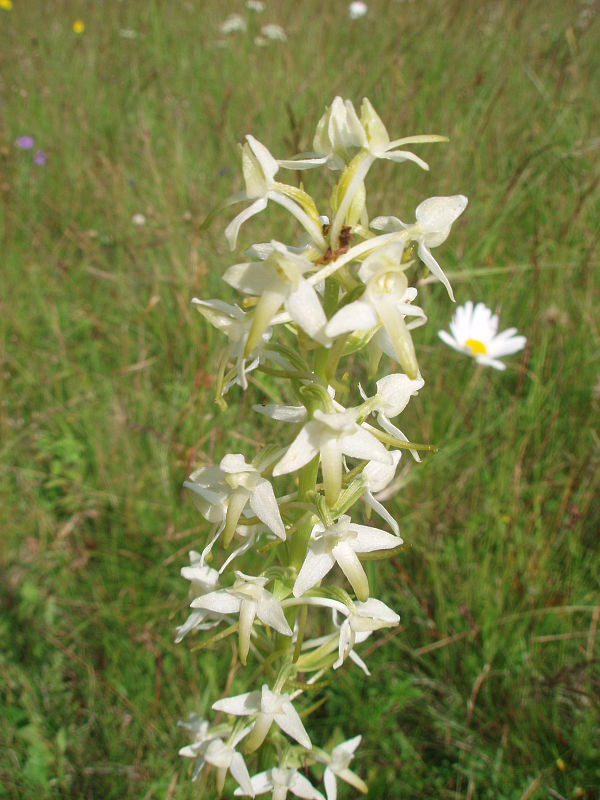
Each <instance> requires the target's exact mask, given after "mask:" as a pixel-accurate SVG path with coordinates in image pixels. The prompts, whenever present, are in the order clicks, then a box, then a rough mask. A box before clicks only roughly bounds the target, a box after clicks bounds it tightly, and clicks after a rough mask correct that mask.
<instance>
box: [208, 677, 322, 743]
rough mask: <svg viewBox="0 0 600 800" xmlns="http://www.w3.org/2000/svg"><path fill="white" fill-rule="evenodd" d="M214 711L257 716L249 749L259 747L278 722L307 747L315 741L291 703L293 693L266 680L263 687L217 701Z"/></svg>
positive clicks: (285, 730)
mask: <svg viewBox="0 0 600 800" xmlns="http://www.w3.org/2000/svg"><path fill="white" fill-rule="evenodd" d="M213 710H214V711H224V712H225V713H226V714H233V715H235V716H238V717H249V716H255V715H256V720H255V722H254V724H253V726H252V733H251V734H250V736H249V738H248V741H247V742H246V748H247V750H248V752H252V751H254V750H257V749H258V748H259V747H260V746H261V744H262V743H263V742H264V740H265V737H266V736H267V734H268V733H269V731H270V729H271V725H272V724H273V723H275V724H276V725H278V726H279V728H281V730H282V731H283V732H284V733H287V735H288V736H290V737H291V738H292V739H295V740H296V741H297V742H298V743H299V744H301V745H302V747H305V748H306V749H307V750H311V749H312V744H311V741H310V739H309V737H308V734H307V733H306V730H305V729H304V725H303V724H302V721H301V719H300V717H299V716H298V712H297V711H296V709H295V708H294V706H293V705H292V703H291V698H290V695H288V694H280V693H279V692H273V691H271V689H269V687H268V686H267V685H266V684H264V685H263V687H262V689H261V691H260V692H259V691H255V692H246V693H245V694H239V695H237V696H236V697H226V698H225V699H223V700H217V702H216V703H214V704H213Z"/></svg>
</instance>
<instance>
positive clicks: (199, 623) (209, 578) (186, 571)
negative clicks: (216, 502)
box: [175, 550, 222, 644]
mask: <svg viewBox="0 0 600 800" xmlns="http://www.w3.org/2000/svg"><path fill="white" fill-rule="evenodd" d="M189 555H190V566H189V567H182V568H181V575H182V577H184V578H185V579H186V580H188V581H191V588H190V591H191V593H192V595H193V596H194V597H200V596H202V595H203V594H207V593H208V592H212V591H214V590H215V589H216V588H217V587H218V584H219V573H218V572H217V570H216V569H213V568H212V567H209V566H208V565H207V564H204V560H203V558H202V555H201V554H200V553H197V552H196V551H195V550H190V554H189ZM221 619H222V616H221V615H220V614H218V615H216V618H215V615H214V614H211V613H210V612H208V611H192V613H191V614H190V615H189V616H188V618H187V620H186V621H185V622H184V623H183V625H178V626H177V628H175V634H176V635H175V643H176V644H178V643H179V642H181V640H182V639H183V638H184V637H185V636H187V634H188V633H189V632H190V631H193V630H201V631H205V630H209V629H210V628H214V627H215V625H218V624H219V622H220V621H221Z"/></svg>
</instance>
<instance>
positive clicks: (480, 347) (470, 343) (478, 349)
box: [465, 339, 487, 356]
mask: <svg viewBox="0 0 600 800" xmlns="http://www.w3.org/2000/svg"><path fill="white" fill-rule="evenodd" d="M465 347H468V348H469V350H470V351H471V352H472V353H473V355H474V356H485V355H486V354H487V347H486V346H485V345H484V343H483V342H480V341H479V339H467V341H466V342H465Z"/></svg>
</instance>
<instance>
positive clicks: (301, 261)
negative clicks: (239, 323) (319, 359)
mask: <svg viewBox="0 0 600 800" xmlns="http://www.w3.org/2000/svg"><path fill="white" fill-rule="evenodd" d="M314 270H315V265H314V264H313V262H312V261H309V260H308V259H307V258H304V257H303V256H301V255H298V254H296V253H294V252H292V251H291V250H289V249H288V248H287V247H286V246H285V245H283V244H281V243H280V242H276V241H272V242H271V253H270V255H269V256H268V257H267V259H266V261H264V262H258V263H256V262H251V263H243V264H234V266H232V267H230V268H229V269H228V270H227V271H226V272H225V274H224V276H223V279H224V280H225V282H226V283H228V284H229V285H230V286H233V287H234V289H237V290H238V291H241V292H244V293H245V294H249V295H254V296H256V297H258V303H257V304H256V307H255V308H254V311H253V313H252V324H251V326H250V331H249V333H248V339H247V341H246V345H245V348H244V355H245V356H246V357H247V356H248V354H249V353H251V352H252V351H253V350H254V348H255V347H256V346H257V345H258V344H259V342H260V341H261V338H262V336H263V334H264V332H265V331H266V330H267V328H268V326H269V325H270V323H271V320H272V319H273V317H274V316H275V315H276V314H277V312H278V311H279V309H280V308H281V306H282V305H283V306H284V307H285V310H286V311H287V312H288V314H289V315H290V317H291V319H292V320H293V321H294V322H295V323H296V325H298V326H299V327H300V328H302V330H304V331H306V333H307V334H308V335H309V336H310V337H312V338H313V339H315V340H316V341H318V342H320V343H321V344H329V339H328V338H327V337H326V336H325V334H324V332H323V329H324V327H325V325H326V323H327V317H326V316H325V312H324V311H323V309H322V307H321V302H320V300H319V296H318V294H317V292H316V290H315V289H314V287H313V286H311V284H310V283H308V281H307V280H305V278H304V275H305V274H306V273H307V272H311V271H314Z"/></svg>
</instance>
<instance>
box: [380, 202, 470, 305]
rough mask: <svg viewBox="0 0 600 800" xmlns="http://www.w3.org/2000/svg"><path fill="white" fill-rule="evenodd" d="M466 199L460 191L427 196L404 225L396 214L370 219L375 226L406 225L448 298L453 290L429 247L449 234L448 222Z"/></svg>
mask: <svg viewBox="0 0 600 800" xmlns="http://www.w3.org/2000/svg"><path fill="white" fill-rule="evenodd" d="M468 202H469V201H468V199H467V198H466V197H465V196H464V195H462V194H455V195H452V196H451V197H429V198H428V199H427V200H423V202H422V203H419V205H418V206H417V209H416V211H415V217H416V220H417V221H416V223H415V224H414V226H412V225H411V226H409V225H406V223H404V222H402V220H400V219H398V217H376V218H375V219H374V220H372V221H371V227H372V228H374V229H375V230H380V231H386V232H393V231H400V230H404V229H407V228H409V229H410V234H411V239H412V240H413V241H415V242H418V245H419V249H418V253H419V258H420V259H421V261H423V263H424V264H425V265H426V266H427V267H428V268H429V270H430V271H431V274H432V275H434V276H435V277H436V278H437V279H438V280H439V281H441V282H442V283H443V284H444V286H445V287H446V291H447V292H448V295H449V296H450V299H451V300H454V292H453V291H452V287H451V286H450V281H449V280H448V278H447V277H446V275H445V274H444V271H443V270H442V268H441V267H440V265H439V264H438V262H437V261H436V260H435V258H434V256H433V255H432V254H431V248H432V247H439V245H441V244H442V243H443V242H445V241H446V239H447V238H448V236H449V235H450V229H451V228H452V224H453V223H454V222H456V220H457V219H458V218H459V217H460V215H461V214H462V212H463V211H464V210H465V208H466V207H467V203H468Z"/></svg>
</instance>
